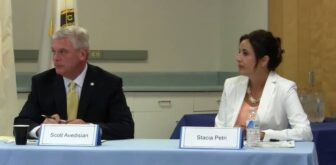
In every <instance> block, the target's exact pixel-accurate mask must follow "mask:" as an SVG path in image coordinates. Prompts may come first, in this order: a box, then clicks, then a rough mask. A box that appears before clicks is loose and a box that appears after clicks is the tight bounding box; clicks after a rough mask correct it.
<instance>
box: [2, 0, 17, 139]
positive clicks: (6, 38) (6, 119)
mask: <svg viewBox="0 0 336 165" xmlns="http://www.w3.org/2000/svg"><path fill="white" fill-rule="evenodd" d="M17 113H18V107H17V91H16V77H15V65H14V51H13V28H12V5H11V0H0V116H1V120H0V136H3V135H5V136H11V135H13V128H12V126H13V119H14V117H15V116H16V115H17Z"/></svg>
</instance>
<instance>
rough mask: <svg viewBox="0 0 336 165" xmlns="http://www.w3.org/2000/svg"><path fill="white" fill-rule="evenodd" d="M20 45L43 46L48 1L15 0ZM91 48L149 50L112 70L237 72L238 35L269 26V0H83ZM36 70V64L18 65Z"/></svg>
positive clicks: (83, 20)
mask: <svg viewBox="0 0 336 165" xmlns="http://www.w3.org/2000/svg"><path fill="white" fill-rule="evenodd" d="M12 6H13V28H14V47H15V49H39V44H40V38H41V33H40V32H41V31H42V25H43V20H44V18H43V15H44V7H45V0H30V1H22V0H12ZM78 10H79V24H80V25H81V26H83V27H85V28H87V29H88V30H89V32H90V35H91V36H90V37H91V49H110V50H111V49H112V50H148V52H149V58H148V61H145V62H113V63H100V64H98V65H100V66H102V67H104V68H105V69H108V70H110V71H117V72H119V71H130V72H135V71H168V72H170V71H219V70H221V71H235V69H236V67H235V62H234V54H235V52H236V50H237V47H238V38H239V36H240V35H241V34H244V33H248V32H250V31H251V30H254V29H256V28H267V0H254V1H251V0H94V1H93V0H78ZM16 68H17V71H36V70H37V66H36V64H29V63H28V64H17V65H16Z"/></svg>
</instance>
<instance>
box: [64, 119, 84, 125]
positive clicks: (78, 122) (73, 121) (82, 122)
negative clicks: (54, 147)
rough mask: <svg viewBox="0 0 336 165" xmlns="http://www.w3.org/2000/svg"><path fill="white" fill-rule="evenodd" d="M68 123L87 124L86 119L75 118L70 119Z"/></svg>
mask: <svg viewBox="0 0 336 165" xmlns="http://www.w3.org/2000/svg"><path fill="white" fill-rule="evenodd" d="M67 124H86V122H85V121H83V120H82V119H73V120H68V122H67Z"/></svg>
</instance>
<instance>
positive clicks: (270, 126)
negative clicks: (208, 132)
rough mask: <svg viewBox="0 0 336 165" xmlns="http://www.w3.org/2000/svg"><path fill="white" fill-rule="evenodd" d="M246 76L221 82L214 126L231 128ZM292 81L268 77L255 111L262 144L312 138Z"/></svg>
mask: <svg viewBox="0 0 336 165" xmlns="http://www.w3.org/2000/svg"><path fill="white" fill-rule="evenodd" d="M247 85H248V77H246V76H237V77H233V78H229V79H227V80H226V81H225V83H224V90H223V94H222V98H221V104H220V107H219V112H218V114H217V116H216V119H215V126H216V127H233V126H234V124H235V123H236V120H237V117H238V114H239V111H240V109H241V106H242V103H243V101H244V97H245V94H246V89H247ZM296 89H297V87H296V84H295V83H294V82H293V81H290V80H287V79H285V78H283V77H281V76H279V75H278V74H276V73H275V72H270V74H269V75H268V78H267V81H266V84H265V87H264V90H263V93H262V96H261V100H260V103H259V109H258V112H257V115H258V118H259V120H260V128H261V130H262V132H265V136H264V141H269V140H270V139H278V140H306V141H311V140H312V139H313V135H312V132H311V128H310V122H309V120H308V118H307V115H306V113H305V112H304V110H303V108H302V105H301V103H300V100H299V97H298V95H297V91H296Z"/></svg>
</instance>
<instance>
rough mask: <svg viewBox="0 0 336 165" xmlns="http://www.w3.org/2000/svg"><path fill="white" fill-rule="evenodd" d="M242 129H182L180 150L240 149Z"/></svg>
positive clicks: (241, 145)
mask: <svg viewBox="0 0 336 165" xmlns="http://www.w3.org/2000/svg"><path fill="white" fill-rule="evenodd" d="M242 147H243V134H242V128H215V127H182V130H181V138H180V148H216V149H240V148H242Z"/></svg>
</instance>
